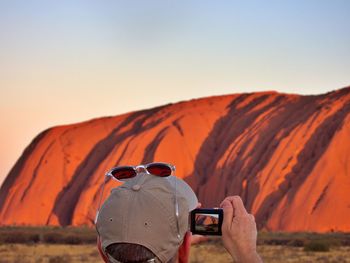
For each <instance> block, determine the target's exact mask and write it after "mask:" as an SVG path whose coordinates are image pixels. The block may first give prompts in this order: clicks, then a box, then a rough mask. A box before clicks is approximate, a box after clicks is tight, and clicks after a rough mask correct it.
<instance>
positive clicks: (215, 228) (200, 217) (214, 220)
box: [195, 213, 219, 233]
mask: <svg viewBox="0 0 350 263" xmlns="http://www.w3.org/2000/svg"><path fill="white" fill-rule="evenodd" d="M195 221H196V224H195V230H196V231H198V232H207V233H217V232H219V215H218V214H199V213H198V214H196V216H195Z"/></svg>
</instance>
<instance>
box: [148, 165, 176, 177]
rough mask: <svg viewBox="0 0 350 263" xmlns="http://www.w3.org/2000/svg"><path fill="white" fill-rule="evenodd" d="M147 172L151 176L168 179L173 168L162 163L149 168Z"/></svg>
mask: <svg viewBox="0 0 350 263" xmlns="http://www.w3.org/2000/svg"><path fill="white" fill-rule="evenodd" d="M147 171H148V172H149V173H150V174H153V175H156V176H160V177H166V176H169V175H171V168H170V167H169V166H168V165H165V164H161V163H154V164H150V165H148V166H147Z"/></svg>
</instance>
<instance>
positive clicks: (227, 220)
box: [220, 199, 233, 228]
mask: <svg viewBox="0 0 350 263" xmlns="http://www.w3.org/2000/svg"><path fill="white" fill-rule="evenodd" d="M220 207H221V208H222V209H223V211H224V220H223V222H222V223H223V225H224V226H226V227H227V228H230V226H231V224H232V219H233V206H232V203H231V202H230V201H229V200H227V199H225V200H224V201H222V203H221V204H220Z"/></svg>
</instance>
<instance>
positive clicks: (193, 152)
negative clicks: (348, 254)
mask: <svg viewBox="0 0 350 263" xmlns="http://www.w3.org/2000/svg"><path fill="white" fill-rule="evenodd" d="M349 113H350V87H349V88H344V89H341V90H338V91H334V92H330V93H327V94H324V95H319V96H299V95H286V94H279V93H275V92H262V93H251V94H236V95H229V96H218V97H209V98H204V99H198V100H191V101H186V102H180V103H176V104H169V105H165V106H162V107H157V108H153V109H149V110H143V111H138V112H131V113H128V114H124V115H120V116H116V117H108V118H100V119H94V120H90V121H87V122H83V123H79V124H74V125H67V126H59V127H54V128H51V129H48V130H46V131H44V132H42V133H41V134H39V135H38V136H37V137H36V138H35V139H34V140H33V142H32V143H31V144H30V145H29V146H28V147H27V149H26V150H25V151H24V153H23V155H22V156H21V157H20V158H19V160H18V161H17V163H16V165H15V166H14V167H13V169H12V170H11V172H10V173H9V175H8V176H7V178H6V180H5V181H4V183H3V185H2V187H1V189H0V224H2V225H12V224H17V225H63V226H66V225H92V224H93V220H94V218H95V213H96V209H97V206H98V203H99V199H100V193H101V186H102V184H103V181H104V174H105V172H106V171H108V170H109V168H111V167H113V166H117V165H128V164H133V165H135V164H140V163H148V162H152V161H163V162H170V163H173V164H175V165H176V167H177V176H179V177H182V178H184V179H185V180H186V181H187V182H188V183H189V184H190V185H191V186H192V187H193V189H194V190H195V192H196V193H197V195H198V198H199V200H200V202H201V203H202V204H203V205H202V207H213V206H218V205H219V203H220V202H221V201H222V200H223V198H224V197H225V196H227V195H240V196H241V197H242V199H243V201H244V203H245V204H246V206H247V208H248V210H249V211H250V212H251V213H253V214H254V215H255V217H256V221H257V223H258V227H259V228H260V229H267V230H271V231H317V232H325V231H350V221H349V218H350V114H349ZM116 186H118V182H116V181H114V180H108V182H107V184H106V188H105V191H104V196H103V198H102V199H105V198H106V196H107V195H108V193H109V191H110V189H111V188H113V187H116Z"/></svg>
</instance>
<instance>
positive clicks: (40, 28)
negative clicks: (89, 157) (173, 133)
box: [0, 0, 350, 183]
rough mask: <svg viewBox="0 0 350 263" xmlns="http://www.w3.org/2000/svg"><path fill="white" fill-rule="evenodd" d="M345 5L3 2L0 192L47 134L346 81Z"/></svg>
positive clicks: (349, 69) (348, 23) (312, 1)
mask: <svg viewBox="0 0 350 263" xmlns="http://www.w3.org/2000/svg"><path fill="white" fill-rule="evenodd" d="M349 14H350V1H346V0H342V1H340V0H328V1H325V0H317V1H316V0H304V1H301V0H299V1H296V0H295V1H268V0H266V1H250V0H246V1H243V0H242V1H233V0H232V1H220V0H219V1H203V0H201V1H199V0H198V1H191V0H184V1H165V0H159V1H147V0H143V1H141V0H140V1H136V0H128V1H127V0H125V1H97V0H96V1H83V0H81V1H74V0H70V1H68V0H66V1H47V0H45V1H44V0H42V1H32V0H27V1H1V0H0V121H1V123H2V128H1V134H0V143H1V145H2V147H1V149H0V183H1V181H2V178H3V177H5V176H6V174H7V173H8V171H9V170H10V168H11V167H12V166H13V164H14V163H15V161H16V160H17V159H18V157H19V155H20V154H21V152H22V151H23V149H24V147H26V146H27V145H28V144H29V143H30V141H31V140H32V139H33V137H34V136H35V135H36V134H38V133H39V132H40V131H42V130H43V129H46V128H48V127H51V126H54V125H58V124H67V123H73V122H78V121H84V120H86V119H90V118H94V117H100V116H107V115H118V114H120V113H124V112H128V111H131V110H139V109H144V108H149V107H154V106H158V105H162V104H166V103H169V102H177V101H180V100H188V99H192V98H197V97H205V96H211V95H218V94H231V93H238V92H249V91H261V90H277V91H280V92H287V93H300V94H319V93H324V92H327V91H331V90H334V89H338V88H341V87H344V86H347V85H349V84H350V81H349V78H350V16H349Z"/></svg>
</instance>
